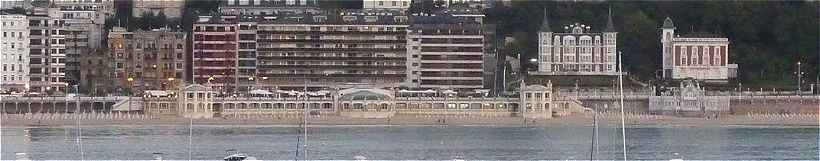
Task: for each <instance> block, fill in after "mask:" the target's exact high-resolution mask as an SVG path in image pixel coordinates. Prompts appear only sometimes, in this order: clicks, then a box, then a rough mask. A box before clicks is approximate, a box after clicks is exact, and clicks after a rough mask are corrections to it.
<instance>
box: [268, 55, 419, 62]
mask: <svg viewBox="0 0 820 161" xmlns="http://www.w3.org/2000/svg"><path fill="white" fill-rule="evenodd" d="M257 58H258V59H260V60H345V61H360V60H404V59H405V58H404V57H347V56H341V57H330V56H262V55H259V57H257Z"/></svg>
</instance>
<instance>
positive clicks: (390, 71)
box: [257, 10, 408, 88]
mask: <svg viewBox="0 0 820 161" xmlns="http://www.w3.org/2000/svg"><path fill="white" fill-rule="evenodd" d="M285 17H286V18H282V19H266V18H263V19H262V21H261V22H260V23H259V25H258V32H257V33H258V37H257V41H258V42H259V43H258V44H257V50H258V51H259V53H258V55H257V58H258V62H257V63H258V64H257V70H258V73H257V74H258V75H259V76H262V77H268V78H269V79H267V81H265V83H266V84H271V85H275V86H279V87H285V88H287V87H291V88H294V87H301V86H303V85H304V84H305V83H307V84H308V85H309V86H312V87H331V88H332V87H334V86H337V87H338V86H344V85H346V84H370V85H375V86H385V87H387V86H392V87H395V86H399V85H400V83H401V82H403V81H404V79H405V74H406V72H405V71H406V69H405V68H406V67H405V64H406V63H405V57H406V56H405V54H406V47H405V46H406V41H407V39H406V35H407V27H408V16H406V15H404V13H403V12H399V11H387V12H368V11H359V10H349V11H344V12H342V13H341V14H340V15H301V16H285Z"/></svg>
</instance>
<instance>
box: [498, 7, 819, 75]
mask: <svg viewBox="0 0 820 161" xmlns="http://www.w3.org/2000/svg"><path fill="white" fill-rule="evenodd" d="M610 6H611V8H612V13H613V19H614V22H615V27H616V29H617V30H618V32H619V33H618V49H619V50H620V51H623V53H624V56H623V57H624V58H623V59H624V63H625V66H626V67H625V68H626V70H628V71H629V72H630V73H632V74H634V75H635V76H637V77H640V78H642V79H644V80H648V79H654V72H655V70H656V69H657V68H658V67H659V65H660V62H661V61H660V56H661V55H660V45H661V44H660V42H659V41H660V39H659V36H658V35H659V31H660V30H659V29H658V28H659V27H660V26H661V24H662V23H663V20H664V18H666V17H670V18H672V19H673V20H674V23H675V26H676V27H677V30H676V33H679V34H680V35H685V34H686V33H692V32H708V33H713V34H717V35H720V36H723V37H728V38H729V39H730V42H731V44H730V49H729V50H730V51H729V52H730V56H731V57H730V62H731V63H737V64H739V66H740V67H739V68H740V69H739V70H740V71H739V74H740V78H739V81H740V82H743V84H744V86H747V87H788V86H793V84H795V83H796V75H795V73H794V72H795V71H796V69H797V65H796V64H797V62H798V61H800V62H802V64H803V65H802V67H801V68H802V70H803V71H804V72H806V74H805V75H804V78H805V80H804V81H805V82H804V83H812V82H815V79H816V78H817V73H818V66H817V64H818V59H819V58H818V55H819V54H820V52H818V48H819V47H818V46H820V44H818V43H820V39H819V38H818V37H820V36H819V35H820V33H819V31H818V30H820V26H818V21H820V19H818V15H819V14H820V13H818V7H820V6H818V2H817V1H684V2H656V1H652V2H635V1H625V2H548V1H514V3H513V5H512V6H511V7H505V6H500V5H499V6H498V7H496V8H492V9H489V10H488V12H487V14H488V22H497V23H498V32H499V33H501V34H507V35H512V36H514V37H515V38H516V39H517V40H524V41H517V43H518V44H515V45H512V46H517V47H521V49H518V50H516V51H521V53H523V56H524V57H525V58H530V57H535V55H536V54H537V48H536V42H537V37H536V36H537V34H536V33H537V30H538V28H539V27H540V24H541V23H540V22H541V21H542V19H543V15H544V8H546V9H547V12H548V15H549V17H550V18H549V20H550V24H551V27H552V30H553V31H563V27H562V26H564V25H568V24H571V23H574V22H580V23H584V24H588V25H592V27H593V29H592V30H593V31H600V30H602V29H603V28H604V27H605V26H606V18H607V11H608V8H609V7H610ZM522 60H527V59H522Z"/></svg>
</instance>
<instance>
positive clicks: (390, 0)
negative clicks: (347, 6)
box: [362, 0, 412, 10]
mask: <svg viewBox="0 0 820 161" xmlns="http://www.w3.org/2000/svg"><path fill="white" fill-rule="evenodd" d="M411 2H412V0H362V9H365V10H407V9H408V8H410V3H411Z"/></svg>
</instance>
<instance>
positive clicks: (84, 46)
mask: <svg viewBox="0 0 820 161" xmlns="http://www.w3.org/2000/svg"><path fill="white" fill-rule="evenodd" d="M51 3H52V5H50V7H53V8H57V9H58V10H57V12H58V13H56V14H49V15H50V16H53V17H51V18H52V19H53V20H58V22H59V23H60V25H62V26H60V29H59V30H60V31H62V32H65V33H62V35H65V39H63V40H64V41H65V55H66V56H65V63H66V66H65V74H66V78H67V79H66V82H67V83H68V84H69V85H76V84H79V82H80V68H79V67H80V62H79V60H80V57H82V55H83V54H92V53H94V52H95V50H96V49H97V48H99V47H100V46H102V44H101V43H102V38H103V35H104V32H105V31H103V25H104V24H105V19H106V18H108V17H111V16H113V15H114V1H113V0H52V1H51Z"/></svg>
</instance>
